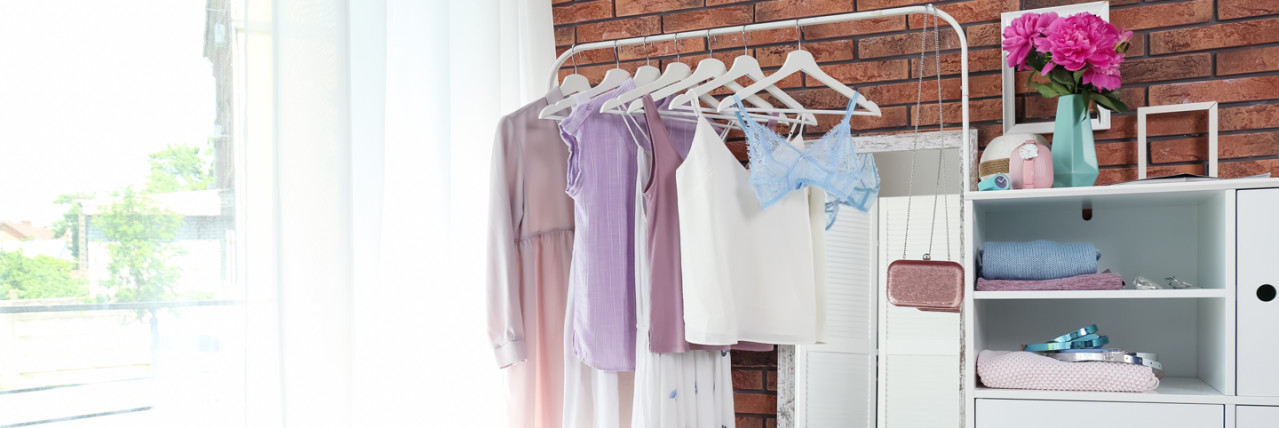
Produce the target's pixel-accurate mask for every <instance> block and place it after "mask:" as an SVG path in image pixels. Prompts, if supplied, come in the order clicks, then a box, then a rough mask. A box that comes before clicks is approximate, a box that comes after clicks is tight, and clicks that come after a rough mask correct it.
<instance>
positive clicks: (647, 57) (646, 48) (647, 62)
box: [640, 36, 653, 65]
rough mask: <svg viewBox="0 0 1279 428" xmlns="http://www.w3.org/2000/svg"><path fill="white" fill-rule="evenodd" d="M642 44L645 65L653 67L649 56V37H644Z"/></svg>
mask: <svg viewBox="0 0 1279 428" xmlns="http://www.w3.org/2000/svg"><path fill="white" fill-rule="evenodd" d="M640 43H642V44H643V45H644V65H653V63H652V62H651V61H650V59H649V56H648V36H644V40H641V41H640Z"/></svg>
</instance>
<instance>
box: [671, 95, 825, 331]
mask: <svg viewBox="0 0 1279 428" xmlns="http://www.w3.org/2000/svg"><path fill="white" fill-rule="evenodd" d="M675 174H676V186H677V188H678V190H679V192H678V197H679V221H680V244H681V246H682V251H681V262H682V265H683V266H682V268H683V278H684V326H685V327H684V328H685V336H686V337H687V340H688V341H689V342H691V343H700V344H706V345H731V344H734V343H737V342H739V341H751V342H761V343H773V344H783V345H798V344H812V343H816V342H817V341H818V340H819V334H820V333H819V331H818V330H819V329H821V328H822V326H821V325H820V324H822V323H821V322H820V321H821V320H822V319H823V318H824V311H823V309H824V308H822V307H820V305H819V301H820V298H819V297H821V294H822V293H821V291H822V290H819V288H820V284H819V282H818V279H819V278H820V277H822V276H824V275H822V272H821V271H822V270H823V269H824V266H823V265H821V264H820V263H817V262H816V261H817V260H822V257H818V256H822V255H823V254H822V253H824V251H823V250H824V249H823V244H824V242H823V241H822V231H823V227H822V225H824V224H825V223H824V222H825V212H824V209H823V206H824V205H823V203H824V199H825V195H824V194H823V193H822V192H821V190H820V189H817V188H814V187H811V186H810V187H806V188H804V189H801V190H797V191H792V192H790V193H788V194H787V195H786V196H784V197H783V198H782V199H781V200H779V201H777V202H776V203H774V204H773V205H772V206H770V207H769V208H768V209H767V210H765V209H763V208H761V206H760V202H759V199H758V197H756V196H755V192H754V190H753V189H752V188H751V186H750V183H749V180H750V173H749V171H747V170H746V169H745V168H744V167H742V165H741V163H740V162H738V160H737V158H736V157H734V156H733V154H732V153H731V152H730V151H729V150H728V147H726V146H725V145H724V142H723V140H722V139H721V138H720V137H719V136H718V135H717V134H716V132H715V129H714V128H712V127H711V125H710V123H709V122H707V120H706V119H705V118H702V117H698V123H697V131H696V134H695V135H694V137H693V144H692V147H691V149H690V150H689V153H688V157H687V158H686V159H685V160H684V163H683V164H682V165H680V167H679V168H678V169H677V170H676V173H675ZM810 200H811V201H812V203H810ZM815 248H816V249H817V250H816V251H815Z"/></svg>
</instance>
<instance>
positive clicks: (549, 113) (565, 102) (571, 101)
mask: <svg viewBox="0 0 1279 428" xmlns="http://www.w3.org/2000/svg"><path fill="white" fill-rule="evenodd" d="M613 64H614V66H615V67H616V68H614V69H612V70H609V71H608V72H606V73H604V79H603V80H602V81H600V84H598V85H595V87H594V88H591V89H588V90H585V91H582V92H581V93H580V94H578V96H584V97H585V98H586V99H590V98H595V97H597V96H599V95H600V94H603V93H605V92H608V90H610V89H614V88H616V87H618V86H621V85H622V83H624V82H626V79H630V78H631V73H628V72H627V71H626V70H623V69H622V65H621V63H620V62H619V61H618V60H617V42H616V41H614V42H613ZM578 96H574V97H569V98H565V99H562V100H560V101H559V102H557V103H555V104H552V105H549V106H546V108H544V109H542V112H541V113H539V114H538V115H537V117H538V118H539V119H563V118H565V117H568V116H556V115H555V114H556V113H560V112H563V111H564V110H566V109H568V108H570V107H573V106H575V105H577V101H575V100H576V99H577V98H578Z"/></svg>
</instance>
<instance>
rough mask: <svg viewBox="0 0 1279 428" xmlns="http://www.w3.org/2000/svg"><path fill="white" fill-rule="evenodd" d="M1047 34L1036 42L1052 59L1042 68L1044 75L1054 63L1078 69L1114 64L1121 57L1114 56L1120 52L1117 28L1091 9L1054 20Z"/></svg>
mask: <svg viewBox="0 0 1279 428" xmlns="http://www.w3.org/2000/svg"><path fill="white" fill-rule="evenodd" d="M1047 34H1048V37H1045V38H1043V39H1041V40H1040V42H1039V43H1038V44H1037V46H1036V47H1037V48H1039V49H1040V50H1043V51H1047V52H1049V53H1051V54H1052V62H1051V63H1049V64H1048V65H1047V66H1045V67H1044V69H1043V70H1042V71H1041V73H1043V74H1045V75H1046V74H1048V72H1049V71H1050V70H1052V69H1053V68H1054V66H1055V65H1060V66H1062V67H1065V68H1066V70H1070V71H1079V70H1082V69H1083V68H1084V67H1086V66H1088V65H1093V66H1107V67H1116V66H1117V65H1118V62H1119V61H1122V59H1123V57H1122V56H1120V57H1119V58H1118V60H1117V59H1116V58H1115V56H1117V55H1119V54H1118V53H1116V52H1115V45H1116V44H1118V43H1119V40H1120V37H1121V35H1120V34H1119V29H1118V28H1115V26H1114V25H1111V24H1110V23H1109V22H1106V21H1105V20H1102V19H1101V18H1099V17H1097V16H1096V15H1093V14H1090V13H1080V14H1076V15H1071V16H1069V17H1066V18H1063V19H1058V20H1056V21H1053V23H1052V24H1050V25H1049V26H1048V31H1047ZM1054 63H1055V65H1054Z"/></svg>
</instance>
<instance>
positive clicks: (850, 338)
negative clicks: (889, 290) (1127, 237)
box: [813, 210, 874, 352]
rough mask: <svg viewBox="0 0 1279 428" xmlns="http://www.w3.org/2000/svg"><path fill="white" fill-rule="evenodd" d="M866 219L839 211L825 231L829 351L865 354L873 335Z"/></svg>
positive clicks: (861, 215) (868, 228) (854, 212)
mask: <svg viewBox="0 0 1279 428" xmlns="http://www.w3.org/2000/svg"><path fill="white" fill-rule="evenodd" d="M870 217H871V216H870V215H869V214H866V213H861V212H856V211H853V210H843V211H841V212H840V216H839V218H838V219H837V220H836V221H835V225H834V226H832V227H831V229H830V230H828V231H826V300H825V301H826V339H827V343H829V344H830V345H831V346H832V347H837V348H839V349H842V350H846V351H851V352H869V351H870V347H871V345H870V344H871V341H870V340H869V338H870V337H873V334H874V331H873V330H872V327H871V326H872V319H871V317H872V315H871V313H872V312H871V310H872V309H873V308H872V305H871V304H870V302H871V301H872V298H871V293H872V290H873V289H872V288H871V279H870V272H871V271H870V265H871V245H870V244H871V239H872V237H871V235H870V233H871V231H872V229H871V225H870ZM822 349H823V348H822V345H819V346H817V347H814V348H813V350H822Z"/></svg>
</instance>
